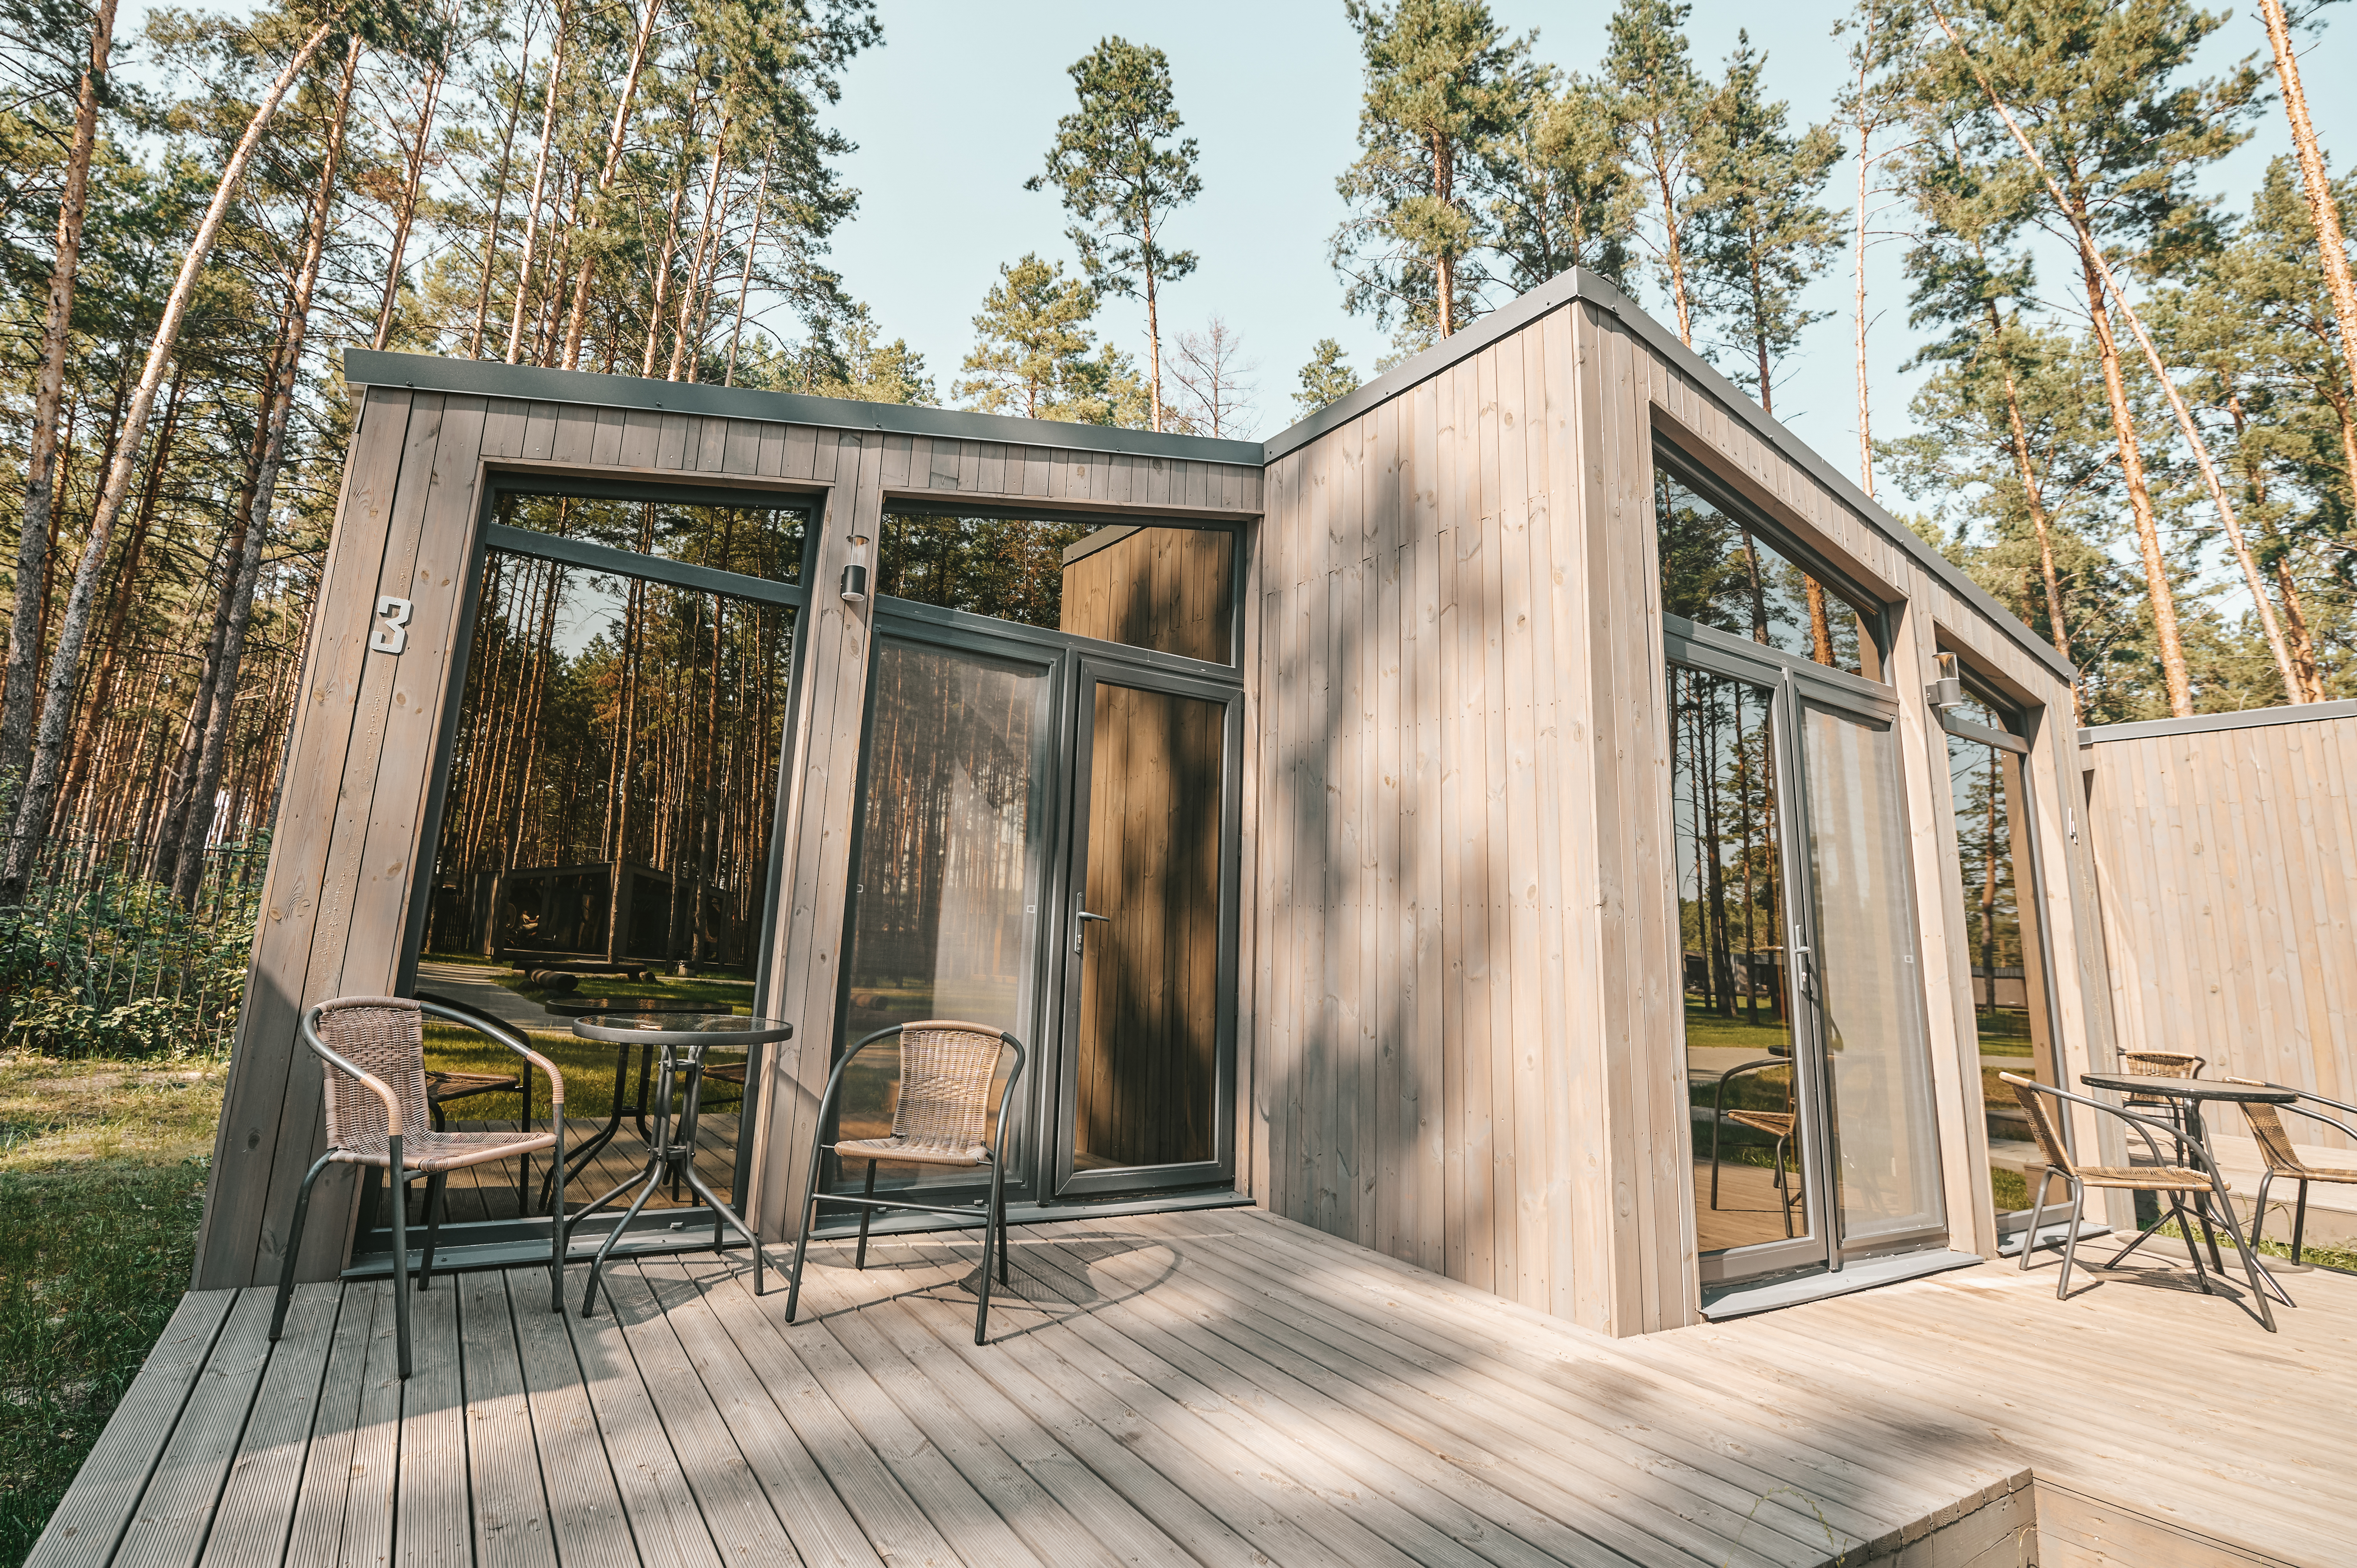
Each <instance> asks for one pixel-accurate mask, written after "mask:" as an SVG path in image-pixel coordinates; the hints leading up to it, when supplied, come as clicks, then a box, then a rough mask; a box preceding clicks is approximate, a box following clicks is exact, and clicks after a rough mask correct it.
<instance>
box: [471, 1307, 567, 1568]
mask: <svg viewBox="0 0 2357 1568" xmlns="http://www.w3.org/2000/svg"><path fill="white" fill-rule="evenodd" d="M456 1283H457V1286H458V1323H459V1328H458V1347H459V1352H460V1354H461V1355H462V1356H463V1357H464V1359H465V1362H466V1372H467V1455H468V1463H469V1465H470V1466H472V1468H473V1472H474V1478H475V1491H474V1543H475V1561H476V1563H478V1564H480V1565H481V1568H555V1563H556V1543H555V1537H554V1532H553V1530H552V1529H551V1527H550V1524H549V1518H548V1514H549V1509H548V1493H547V1489H546V1487H544V1485H543V1483H542V1480H541V1475H540V1457H539V1455H538V1453H537V1451H536V1450H535V1449H534V1447H533V1434H532V1406H531V1403H530V1402H528V1401H527V1400H526V1399H525V1397H524V1391H523V1362H522V1358H521V1357H520V1356H519V1354H518V1353H517V1350H516V1329H515V1314H516V1312H517V1310H518V1309H519V1308H521V1309H522V1311H525V1312H538V1313H539V1314H541V1315H542V1316H548V1280H547V1277H546V1276H545V1275H544V1274H542V1273H538V1272H534V1273H529V1274H524V1273H519V1274H517V1275H516V1276H514V1282H513V1288H514V1291H515V1297H516V1298H511V1283H510V1276H508V1275H506V1274H499V1273H472V1274H465V1275H461V1276H460V1277H459V1279H458V1280H457V1282H456ZM519 1298H520V1299H519Z"/></svg>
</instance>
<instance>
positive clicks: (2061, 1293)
mask: <svg viewBox="0 0 2357 1568" xmlns="http://www.w3.org/2000/svg"><path fill="white" fill-rule="evenodd" d="M2062 1182H2063V1185H2064V1186H2065V1187H2067V1188H2068V1189H2069V1191H2070V1194H2071V1218H2070V1219H2068V1220H2066V1221H2065V1223H2066V1224H2068V1225H2069V1226H2070V1229H2069V1230H2065V1231H2064V1232H2063V1233H2062V1277H2061V1279H2060V1280H2058V1281H2056V1282H2055V1285H2054V1299H2055V1300H2057V1301H2068V1300H2070V1299H2071V1265H2072V1264H2073V1263H2075V1262H2078V1261H2079V1215H2080V1211H2081V1209H2082V1208H2083V1206H2084V1205H2085V1203H2086V1201H2087V1185H2086V1183H2084V1182H2083V1181H2081V1180H2080V1179H2079V1178H2078V1177H2077V1176H2064V1177H2063V1178H2062ZM2039 1196H2040V1197H2044V1196H2045V1194H2044V1193H2042V1192H2041V1193H2040V1195H2039ZM2021 1250H2022V1251H2023V1252H2024V1253H2025V1254H2027V1253H2028V1252H2029V1244H2028V1243H2027V1242H2025V1243H2023V1245H2022V1249H2021Z"/></svg>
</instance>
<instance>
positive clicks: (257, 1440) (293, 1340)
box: [118, 1283, 368, 1568]
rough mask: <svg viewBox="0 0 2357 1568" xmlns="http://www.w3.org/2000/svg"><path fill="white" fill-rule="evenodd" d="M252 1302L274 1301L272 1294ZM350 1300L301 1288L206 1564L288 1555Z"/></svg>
mask: <svg viewBox="0 0 2357 1568" xmlns="http://www.w3.org/2000/svg"><path fill="white" fill-rule="evenodd" d="M253 1294H257V1295H261V1296H263V1297H264V1298H267V1297H268V1296H269V1295H270V1294H271V1293H270V1292H268V1291H256V1292H253ZM343 1300H344V1295H343V1291H342V1289H341V1288H340V1287H339V1286H338V1285H335V1284H331V1283H321V1284H302V1285H296V1287H295V1295H294V1299H293V1300H291V1301H290V1302H288V1304H287V1307H286V1328H285V1333H284V1334H283V1335H282V1336H281V1337H280V1338H279V1341H278V1346H277V1348H276V1349H275V1350H274V1351H273V1352H272V1353H271V1358H270V1366H269V1369H268V1370H267V1371H265V1372H264V1374H263V1379H262V1390H261V1392H260V1393H258V1394H257V1395H256V1396H255V1397H254V1402H253V1415H252V1416H251V1417H249V1418H248V1419H247V1421H246V1423H245V1433H244V1435H243V1436H242V1437H241V1438H240V1439H239V1441H238V1449H237V1457H236V1459H235V1460H234V1461H233V1462H232V1463H231V1466H230V1473H229V1481H228V1484H227V1485H226V1486H225V1487H222V1489H221V1506H220V1508H219V1509H216V1510H215V1512H214V1515H213V1524H212V1530H211V1531H210V1534H209V1535H207V1537H206V1538H205V1546H204V1555H203V1557H202V1558H201V1559H200V1561H202V1562H204V1563H223V1564H231V1563H233V1564H236V1565H237V1568H249V1565H251V1564H254V1563H276V1562H278V1561H279V1559H280V1558H281V1557H282V1556H284V1555H285V1550H286V1538H287V1530H288V1528H289V1526H290V1525H291V1524H292V1523H293V1521H294V1519H295V1500H296V1493H297V1491H298V1490H299V1489H300V1488H301V1487H302V1485H303V1468H304V1461H305V1458H306V1456H307V1454H308V1452H309V1449H310V1445H311V1433H312V1418H313V1412H315V1411H316V1410H317V1409H318V1408H319V1404H320V1389H319V1380H320V1379H321V1378H323V1377H325V1376H326V1375H327V1370H328V1360H329V1358H330V1356H331V1354H332V1353H333V1351H334V1349H335V1348H336V1345H337V1343H338V1342H339V1338H340V1333H339V1329H340V1324H339V1319H340V1317H341V1316H342V1313H341V1307H342V1305H343ZM351 1305H352V1307H353V1308H354V1309H355V1310H357V1311H359V1312H360V1313H361V1314H362V1315H363V1316H365V1314H366V1313H367V1311H368V1298H367V1297H366V1296H364V1295H354V1296H353V1297H352V1298H351ZM118 1561H119V1559H118Z"/></svg>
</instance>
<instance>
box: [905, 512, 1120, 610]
mask: <svg viewBox="0 0 2357 1568" xmlns="http://www.w3.org/2000/svg"><path fill="white" fill-rule="evenodd" d="M1096 526H1097V525H1096V524H1094V523H1089V522H1065V521H1052V520H1036V521H1035V520H1030V519H1020V518H998V517H935V516H930V515H927V514H925V513H921V512H886V513H885V514H884V533H883V538H882V539H880V540H879V541H877V545H878V549H877V592H878V593H882V594H888V595H890V596H892V597H894V598H896V599H913V600H915V601H916V602H917V603H919V604H925V605H939V606H941V607H942V608H944V609H952V610H968V611H971V612H972V613H974V614H975V615H983V616H990V617H992V618H996V619H998V620H1012V621H1020V622H1022V623H1023V624H1025V625H1027V626H1039V627H1047V628H1051V629H1052V628H1054V627H1055V626H1056V625H1057V624H1058V619H1059V617H1060V613H1061V609H1062V606H1063V602H1064V551H1065V549H1066V547H1067V546H1070V545H1072V544H1076V543H1078V542H1080V541H1081V540H1082V539H1083V538H1085V537H1087V535H1088V534H1089V533H1091V532H1093V531H1094V529H1095V527H1096Z"/></svg>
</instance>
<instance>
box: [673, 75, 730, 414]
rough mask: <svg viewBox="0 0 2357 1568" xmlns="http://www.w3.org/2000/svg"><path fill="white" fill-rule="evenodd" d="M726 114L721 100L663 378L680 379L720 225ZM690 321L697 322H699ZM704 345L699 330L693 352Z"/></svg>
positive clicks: (725, 152)
mask: <svg viewBox="0 0 2357 1568" xmlns="http://www.w3.org/2000/svg"><path fill="white" fill-rule="evenodd" d="M728 117H729V112H728V106H727V105H726V103H723V104H722V105H721V109H720V127H719V129H718V130H716V131H715V132H714V133H713V134H712V177H711V178H710V179H708V180H706V181H705V182H704V212H703V218H704V222H703V224H702V226H701V227H700V228H699V230H698V231H697V233H696V236H695V260H694V262H693V263H690V265H689V267H688V269H687V285H686V286H685V287H683V288H682V289H681V290H680V291H679V320H678V322H677V323H676V324H675V325H674V326H673V328H672V335H671V368H670V369H669V370H667V371H664V372H663V380H665V381H677V380H679V364H680V359H681V357H682V356H683V355H684V354H687V353H688V352H689V350H688V347H687V334H688V328H689V326H690V325H691V324H692V322H691V317H694V310H695V304H696V301H697V300H698V299H700V298H701V297H702V296H703V293H704V263H705V257H706V256H707V255H708V254H709V253H710V252H711V249H712V238H713V234H714V232H715V231H716V230H717V229H718V228H719V226H720V220H721V217H722V214H720V213H719V212H717V211H716V210H715V203H716V202H717V201H718V200H719V198H720V175H721V171H722V169H724V168H725V167H726V165H727V148H728ZM693 324H695V325H700V323H693ZM703 349H704V343H703V335H702V334H701V333H700V332H699V333H698V334H697V335H696V347H695V352H697V353H701V352H702V351H703ZM690 379H691V380H693V379H694V378H693V377H691V378H690Z"/></svg>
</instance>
